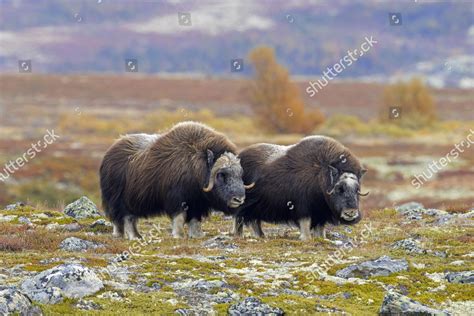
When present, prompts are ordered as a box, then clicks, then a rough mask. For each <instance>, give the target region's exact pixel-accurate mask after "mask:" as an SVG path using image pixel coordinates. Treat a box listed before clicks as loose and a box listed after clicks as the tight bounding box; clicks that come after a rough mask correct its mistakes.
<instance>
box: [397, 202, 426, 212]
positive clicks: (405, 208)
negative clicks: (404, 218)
mask: <svg viewBox="0 0 474 316" xmlns="http://www.w3.org/2000/svg"><path fill="white" fill-rule="evenodd" d="M424 208H425V207H424V206H423V204H421V203H418V202H408V203H405V204H402V205H399V206H396V207H395V210H397V212H400V213H407V212H412V211H417V210H422V209H424Z"/></svg>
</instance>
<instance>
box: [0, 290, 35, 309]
mask: <svg viewBox="0 0 474 316" xmlns="http://www.w3.org/2000/svg"><path fill="white" fill-rule="evenodd" d="M10 314H19V315H31V316H33V315H42V313H41V310H40V308H39V307H36V306H33V305H32V302H31V300H30V299H29V298H28V296H26V295H24V294H22V293H21V292H20V291H18V290H17V289H16V288H15V287H6V286H0V315H10Z"/></svg>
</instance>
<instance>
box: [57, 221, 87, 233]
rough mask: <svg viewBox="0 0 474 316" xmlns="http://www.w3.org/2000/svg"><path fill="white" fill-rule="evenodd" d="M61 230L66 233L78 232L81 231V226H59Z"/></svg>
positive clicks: (72, 224)
mask: <svg viewBox="0 0 474 316" xmlns="http://www.w3.org/2000/svg"><path fill="white" fill-rule="evenodd" d="M61 227H62V229H63V230H65V231H68V232H78V231H80V230H81V228H82V227H81V225H79V224H78V223H71V224H66V225H63V226H61Z"/></svg>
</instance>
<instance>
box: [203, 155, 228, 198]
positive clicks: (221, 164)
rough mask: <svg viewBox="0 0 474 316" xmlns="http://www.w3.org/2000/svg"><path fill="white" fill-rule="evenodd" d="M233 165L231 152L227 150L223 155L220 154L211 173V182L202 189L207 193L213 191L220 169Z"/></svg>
mask: <svg viewBox="0 0 474 316" xmlns="http://www.w3.org/2000/svg"><path fill="white" fill-rule="evenodd" d="M231 165H232V159H231V157H229V153H227V152H225V153H224V154H223V155H222V156H220V157H219V158H218V159H217V160H216V162H215V163H214V166H212V169H211V173H210V175H209V183H208V185H207V186H206V187H204V188H203V189H202V190H203V191H204V192H206V193H207V192H211V191H212V189H213V188H214V182H215V180H216V176H217V173H218V172H219V170H220V169H222V168H225V167H230V166H231Z"/></svg>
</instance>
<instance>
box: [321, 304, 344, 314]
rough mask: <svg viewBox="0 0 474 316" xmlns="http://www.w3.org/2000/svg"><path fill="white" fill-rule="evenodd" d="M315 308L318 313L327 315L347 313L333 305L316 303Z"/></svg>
mask: <svg viewBox="0 0 474 316" xmlns="http://www.w3.org/2000/svg"><path fill="white" fill-rule="evenodd" d="M315 309H316V311H317V312H319V313H327V314H328V315H332V314H337V315H347V313H346V312H345V311H343V310H342V309H339V308H335V307H327V306H324V305H321V304H316V306H315Z"/></svg>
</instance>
